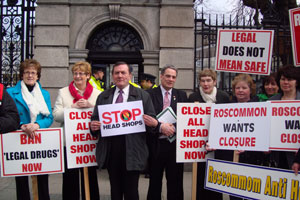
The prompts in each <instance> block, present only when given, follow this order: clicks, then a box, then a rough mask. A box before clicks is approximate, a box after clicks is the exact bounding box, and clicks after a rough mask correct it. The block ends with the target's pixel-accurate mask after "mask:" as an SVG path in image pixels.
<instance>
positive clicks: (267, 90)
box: [257, 73, 279, 102]
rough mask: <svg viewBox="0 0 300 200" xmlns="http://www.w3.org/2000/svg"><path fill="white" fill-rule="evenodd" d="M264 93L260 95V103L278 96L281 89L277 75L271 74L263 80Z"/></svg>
mask: <svg viewBox="0 0 300 200" xmlns="http://www.w3.org/2000/svg"><path fill="white" fill-rule="evenodd" d="M261 89H262V93H260V94H258V95H257V96H258V98H259V101H260V102H262V101H267V100H269V98H271V97H272V96H274V95H276V94H278V90H279V87H278V85H277V82H276V73H271V74H270V75H269V76H266V77H264V78H263V83H262V86H261Z"/></svg>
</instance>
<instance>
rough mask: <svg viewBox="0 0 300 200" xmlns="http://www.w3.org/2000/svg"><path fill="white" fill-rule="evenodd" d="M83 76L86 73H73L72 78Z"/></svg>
mask: <svg viewBox="0 0 300 200" xmlns="http://www.w3.org/2000/svg"><path fill="white" fill-rule="evenodd" d="M84 75H86V73H84V72H74V73H73V76H84Z"/></svg>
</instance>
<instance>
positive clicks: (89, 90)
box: [69, 81, 93, 103]
mask: <svg viewBox="0 0 300 200" xmlns="http://www.w3.org/2000/svg"><path fill="white" fill-rule="evenodd" d="M69 91H70V93H71V95H72V97H74V100H73V103H76V102H77V101H78V100H79V99H82V98H84V99H88V98H90V96H91V95H92V92H93V86H92V85H91V84H90V83H89V82H87V83H86V88H85V91H84V93H83V96H81V95H80V94H79V93H78V91H77V90H76V88H75V86H74V81H72V82H71V83H70V85H69Z"/></svg>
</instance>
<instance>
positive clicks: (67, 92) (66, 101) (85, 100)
mask: <svg viewBox="0 0 300 200" xmlns="http://www.w3.org/2000/svg"><path fill="white" fill-rule="evenodd" d="M72 73H73V81H72V82H71V83H70V85H69V86H68V87H64V88H62V89H60V90H59V91H58V96H57V99H56V102H55V105H54V110H53V115H54V119H55V121H57V122H59V123H61V126H63V123H64V110H65V108H78V109H83V108H93V107H94V106H95V103H96V99H97V97H98V95H99V94H100V91H99V90H97V89H94V88H93V86H92V85H90V83H89V79H90V77H91V73H92V71H91V65H90V64H89V63H88V62H83V61H80V62H77V63H75V65H74V66H73V67H72ZM65 167H67V157H66V151H65ZM79 171H80V172H81V194H82V199H83V200H84V199H85V190H84V184H83V180H84V178H83V170H82V168H75V169H67V168H65V173H64V174H63V199H65V200H68V199H72V200H79V199H80V191H79ZM88 172H89V173H88V174H89V185H90V195H91V199H93V200H94V199H99V198H100V197H99V189H98V180H97V172H96V167H89V168H88Z"/></svg>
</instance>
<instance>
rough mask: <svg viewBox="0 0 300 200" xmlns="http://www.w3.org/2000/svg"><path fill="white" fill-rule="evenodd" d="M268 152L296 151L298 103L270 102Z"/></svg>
mask: <svg viewBox="0 0 300 200" xmlns="http://www.w3.org/2000/svg"><path fill="white" fill-rule="evenodd" d="M271 110H272V117H271V137H270V150H280V151H298V149H299V147H300V121H299V119H300V101H271Z"/></svg>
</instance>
